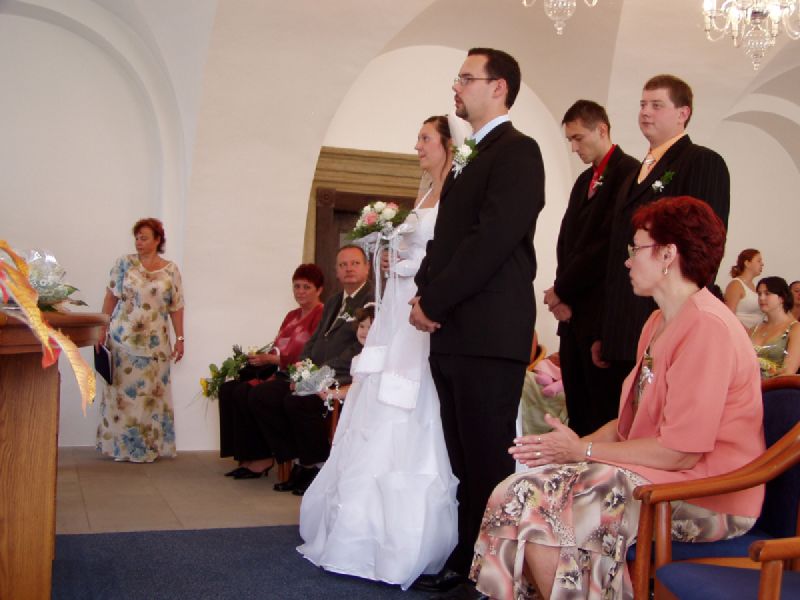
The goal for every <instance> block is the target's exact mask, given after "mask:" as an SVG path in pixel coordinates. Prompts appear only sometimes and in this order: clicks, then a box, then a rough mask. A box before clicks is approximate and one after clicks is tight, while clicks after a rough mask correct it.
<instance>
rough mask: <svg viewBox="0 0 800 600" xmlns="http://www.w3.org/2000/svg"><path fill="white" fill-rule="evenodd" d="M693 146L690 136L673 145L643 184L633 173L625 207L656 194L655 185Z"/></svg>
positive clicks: (685, 136) (636, 174) (637, 175)
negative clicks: (646, 196)
mask: <svg viewBox="0 0 800 600" xmlns="http://www.w3.org/2000/svg"><path fill="white" fill-rule="evenodd" d="M691 144H692V140H690V139H689V135H688V134H687V135H684V136H683V137H682V138H681V139H679V140H678V141H677V142H675V143H674V144H672V146H670V149H669V150H667V151H666V153H665V154H664V156H662V157H661V160H659V161H658V162H657V163H656V166H655V167H653V170H652V171H650V173H648V175H647V177H645V178H644V179H643V180H642V182H641V183H637V181H636V180H637V179H638V177H639V174H638V173H633V176H632V179H631V185H630V187H629V188H628V193H627V194H626V196H625V197H626V200H625V205H626V206H627V205H628V204H630V203H631V202H633V201H634V200H636V199H637V198H639V197H641V196H643V195H644V194H646V193H653V192H655V190H654V189H653V184H654V183H655V182H656V180H658V179H660V178H661V177H662V176H663V175H664V173H666V172H667V171H669V170H670V169H671V168H672V167H673V166H674V165H675V163H676V162H677V160H678V159H679V158H680V157H681V155H682V154H683V152H684V151H685V150H686V148H688V147H689V146H690V145H691Z"/></svg>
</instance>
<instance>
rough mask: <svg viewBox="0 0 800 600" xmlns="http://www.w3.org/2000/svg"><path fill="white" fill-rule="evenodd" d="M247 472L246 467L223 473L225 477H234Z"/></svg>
mask: <svg viewBox="0 0 800 600" xmlns="http://www.w3.org/2000/svg"><path fill="white" fill-rule="evenodd" d="M249 470H250V469H248V468H247V467H236V468H235V469H233V470H232V471H228V472H227V473H225V477H235V476H236V475H240V474H242V473H244V472H245V471H249Z"/></svg>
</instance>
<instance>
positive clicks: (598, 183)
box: [592, 173, 606, 192]
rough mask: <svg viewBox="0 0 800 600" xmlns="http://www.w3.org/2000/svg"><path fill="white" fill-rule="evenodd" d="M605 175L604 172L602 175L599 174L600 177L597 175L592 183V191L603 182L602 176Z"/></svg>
mask: <svg viewBox="0 0 800 600" xmlns="http://www.w3.org/2000/svg"><path fill="white" fill-rule="evenodd" d="M605 176H606V175H605V173H603V174H602V175H600V177H598V178H597V179H596V180H595V182H594V183H593V184H592V191H593V192H596V191H597V190H598V188H600V186H601V185H603V183H604V182H603V177H605Z"/></svg>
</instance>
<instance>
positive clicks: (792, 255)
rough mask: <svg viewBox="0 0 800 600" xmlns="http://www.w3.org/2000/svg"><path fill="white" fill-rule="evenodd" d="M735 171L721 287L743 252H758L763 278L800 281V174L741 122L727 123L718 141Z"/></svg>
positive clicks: (763, 137)
mask: <svg viewBox="0 0 800 600" xmlns="http://www.w3.org/2000/svg"><path fill="white" fill-rule="evenodd" d="M714 144H715V146H714V147H715V148H719V150H720V152H722V153H724V155H725V157H726V159H727V163H728V168H729V169H730V171H731V189H732V190H734V192H733V193H732V194H731V216H730V219H729V222H728V241H727V245H726V247H725V258H724V259H723V261H722V266H721V267H720V272H719V275H718V277H717V283H718V284H719V285H720V286H721V287H722V289H723V290H724V289H725V286H726V285H727V284H728V282H729V281H730V276H729V272H730V268H731V267H732V266H733V265H734V264H735V263H736V257H737V256H738V254H739V252H740V251H742V250H744V249H745V248H757V249H758V250H760V251H761V253H762V255H763V258H764V272H763V273H762V276H764V277H766V276H767V275H779V276H781V277H783V278H784V279H786V280H787V281H788V282H791V281H794V280H797V279H800V251H798V245H797V223H800V201H798V192H797V190H799V189H800V173H798V172H797V169H796V167H795V166H794V163H793V162H792V160H791V158H790V157H789V156H788V155H787V154H786V153H785V152H783V151H782V149H781V147H780V146H779V145H778V144H777V143H776V142H775V140H774V139H773V138H772V137H770V136H768V135H766V134H765V133H764V132H762V131H761V130H759V129H757V128H755V127H752V126H750V125H745V124H742V123H725V124H724V126H723V127H721V128H720V131H719V132H718V134H717V135H716V136H715V138H714Z"/></svg>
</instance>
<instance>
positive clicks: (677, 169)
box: [602, 75, 730, 389]
mask: <svg viewBox="0 0 800 600" xmlns="http://www.w3.org/2000/svg"><path fill="white" fill-rule="evenodd" d="M692 100H693V94H692V88H690V87H689V85H688V84H687V83H686V82H684V81H682V80H681V79H678V78H677V77H675V76H674V75H656V76H655V77H652V78H651V79H650V80H648V81H647V83H645V85H644V89H643V90H642V99H641V101H640V108H639V129H640V130H641V132H642V134H643V135H644V137H645V138H647V141H648V142H649V143H650V149H649V151H648V152H647V156H646V157H645V159H644V161H642V164H641V168H640V170H639V172H638V173H635V174H633V175H632V176H631V177H629V178H628V181H627V182H626V183H625V185H623V187H622V190H621V191H620V194H619V196H618V197H617V203H616V208H615V215H614V226H613V229H612V232H611V248H610V250H609V263H608V277H607V279H606V305H605V311H604V318H603V337H602V355H603V357H604V358H605V359H606V360H607V361H609V363H610V364H611V369H612V370H613V373H614V376H615V378H616V380H617V382H618V383H617V384H618V389H621V387H622V381H623V380H624V379H625V377H626V376H627V375H628V373H630V371H631V369H633V367H634V366H635V359H636V346H637V343H638V341H639V334H640V333H641V330H642V326H643V325H644V323H645V321H646V320H647V317H649V316H650V313H652V312H653V310H655V307H656V306H655V303H654V302H653V301H652V300H651V299H650V298H642V297H639V296H634V294H633V290H632V288H631V284H630V278H629V277H628V269H627V268H626V267H625V260H626V259H627V258H628V244H631V243H633V233H634V232H633V231H632V230H631V216H632V215H633V213H634V211H635V210H636V209H637V208H639V207H640V206H643V205H645V204H649V203H650V202H654V201H656V200H658V199H659V198H664V197H667V196H693V197H695V198H698V199H699V200H703V201H704V202H707V203H708V204H709V205H710V206H711V208H712V209H714V212H715V213H717V215H719V217H720V218H721V219H722V222H723V223H724V224H725V226H726V227H727V225H728V213H729V212H730V174H729V173H728V167H727V166H726V165H725V161H724V160H723V159H722V157H721V156H720V155H719V154H717V153H716V152H714V151H713V150H710V149H708V148H704V147H703V146H698V145H697V144H695V143H693V142H692V140H691V139H689V136H688V134H687V133H686V126H687V125H688V124H689V120H690V119H691V117H692ZM709 283H712V282H709Z"/></svg>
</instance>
